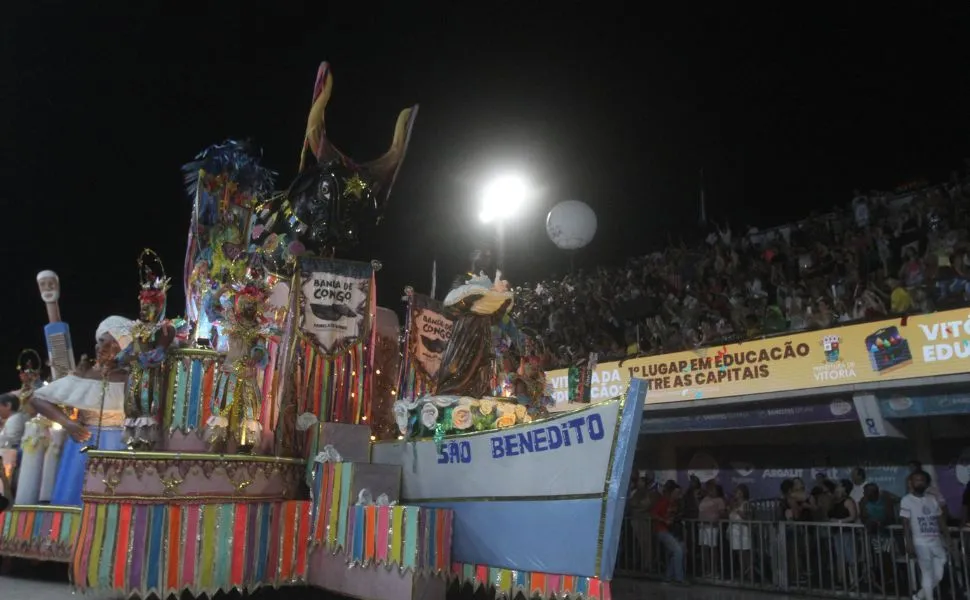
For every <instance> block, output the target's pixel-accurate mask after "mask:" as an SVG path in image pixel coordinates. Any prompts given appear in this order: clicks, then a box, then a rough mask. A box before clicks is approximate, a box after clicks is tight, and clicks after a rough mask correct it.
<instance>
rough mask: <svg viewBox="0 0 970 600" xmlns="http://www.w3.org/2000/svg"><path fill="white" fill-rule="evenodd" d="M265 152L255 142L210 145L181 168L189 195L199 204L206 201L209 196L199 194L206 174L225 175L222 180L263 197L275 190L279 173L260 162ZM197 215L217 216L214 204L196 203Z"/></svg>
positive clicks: (252, 195) (228, 142)
mask: <svg viewBox="0 0 970 600" xmlns="http://www.w3.org/2000/svg"><path fill="white" fill-rule="evenodd" d="M262 158H263V151H262V150H261V149H260V148H259V147H257V146H256V145H255V144H253V143H252V142H250V141H248V140H246V141H242V142H240V141H236V140H226V141H224V142H223V143H221V144H215V145H213V146H209V147H208V148H206V149H205V150H203V151H202V152H200V153H199V154H197V155H196V157H195V160H194V161H192V162H190V163H187V164H185V165H184V166H183V167H182V173H183V174H184V177H185V188H186V191H188V193H189V197H190V198H192V199H193V201H195V202H197V203H205V202H207V201H208V200H210V198H209V197H208V196H206V195H202V196H200V195H199V193H198V192H199V185H200V183H201V182H202V179H203V178H204V177H205V176H206V175H213V176H217V177H222V178H223V181H222V182H223V183H227V184H228V183H232V184H233V185H234V187H235V188H236V189H237V190H239V191H241V192H244V193H246V194H247V195H249V196H250V197H261V196H264V195H267V194H270V193H271V192H272V191H273V183H274V179H275V178H276V173H275V172H274V171H271V170H270V169H267V168H265V167H263V166H261V165H260V164H259V161H260V160H262ZM196 210H197V216H199V217H202V220H206V219H205V218H204V217H206V216H209V215H211V216H215V213H216V210H215V207H214V206H197V207H196Z"/></svg>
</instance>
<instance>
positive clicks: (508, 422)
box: [495, 412, 515, 429]
mask: <svg viewBox="0 0 970 600" xmlns="http://www.w3.org/2000/svg"><path fill="white" fill-rule="evenodd" d="M513 425H515V413H514V412H510V413H507V414H504V415H502V416H501V417H499V418H498V420H496V421H495V426H496V427H498V428H499V429H505V428H507V427H511V426H513Z"/></svg>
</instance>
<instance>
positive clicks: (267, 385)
mask: <svg viewBox="0 0 970 600" xmlns="http://www.w3.org/2000/svg"><path fill="white" fill-rule="evenodd" d="M281 347H282V346H281V344H280V338H279V336H273V337H270V338H269V339H267V340H266V352H267V360H266V366H265V367H263V368H262V369H260V370H259V372H258V374H257V377H258V380H259V382H260V384H261V385H260V389H261V390H263V406H262V416H261V417H260V423H262V424H263V430H264V431H275V430H276V419H277V417H278V416H279V414H280V406H279V398H278V397H277V395H276V389H277V387H278V385H279V381H278V379H279V369H278V367H279V360H280V348H281Z"/></svg>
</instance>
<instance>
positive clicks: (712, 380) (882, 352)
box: [546, 310, 970, 404]
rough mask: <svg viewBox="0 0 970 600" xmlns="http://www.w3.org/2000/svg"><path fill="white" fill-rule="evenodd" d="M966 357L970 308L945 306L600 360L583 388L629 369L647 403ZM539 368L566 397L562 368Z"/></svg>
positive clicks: (953, 366) (594, 392) (609, 392)
mask: <svg viewBox="0 0 970 600" xmlns="http://www.w3.org/2000/svg"><path fill="white" fill-rule="evenodd" d="M968 358H970V315H968V311H967V310H951V311H946V312H938V313H933V314H929V315H920V316H914V317H909V318H908V319H907V318H896V319H892V320H885V321H874V322H871V323H864V324H860V325H849V326H846V327H839V328H836V329H823V330H819V331H812V332H806V333H796V334H792V335H787V336H778V337H774V338H771V339H766V340H756V341H751V342H743V343H740V344H729V345H726V346H720V347H713V348H700V349H698V350H694V351H686V352H675V353H672V354H661V355H658V356H649V357H643V358H631V359H629V360H625V361H622V362H610V363H603V364H601V365H598V366H597V368H596V372H595V373H593V377H592V384H591V386H590V396H591V399H592V401H594V402H596V401H598V400H605V399H608V398H612V397H615V396H617V395H620V394H622V393H623V392H624V391H625V390H626V386H627V384H628V383H629V381H630V378H631V377H638V378H641V379H646V380H647V381H648V383H649V386H650V387H649V392H647V403H648V404H656V403H662V402H688V401H691V400H704V399H711V398H728V397H732V396H745V395H755V394H768V393H778V392H785V391H790V390H800V389H807V388H823V387H832V386H840V385H851V384H863V383H873V382H881V381H896V380H904V379H912V378H915V377H929V376H933V375H953V374H957V373H965V372H967V371H968V370H970V360H968ZM546 376H547V378H548V381H549V382H550V383H551V384H552V386H553V390H554V396H555V399H556V402H557V403H559V402H564V401H566V400H567V395H568V388H569V382H568V376H567V372H566V369H558V370H555V371H549V372H548V373H546Z"/></svg>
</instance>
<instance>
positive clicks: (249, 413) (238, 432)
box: [207, 341, 266, 452]
mask: <svg viewBox="0 0 970 600" xmlns="http://www.w3.org/2000/svg"><path fill="white" fill-rule="evenodd" d="M242 343H243V344H247V345H249V346H250V349H249V351H248V352H244V353H243V354H242V355H239V356H237V358H235V359H230V358H227V359H226V362H225V364H224V366H223V368H222V371H221V372H220V373H219V379H218V381H217V382H216V385H215V391H214V393H213V396H212V405H211V409H212V414H213V417H212V418H211V419H210V423H209V427H208V435H207V439H208V440H209V443H210V445H212V446H213V447H214V448H218V447H220V446H222V445H224V444H225V443H226V442H228V441H229V440H232V441H233V442H235V444H236V447H237V449H238V451H240V452H249V451H251V450H252V449H253V448H254V447H256V446H257V445H258V444H259V440H260V438H261V436H262V426H261V425H260V422H259V415H260V407H261V406H262V403H263V392H262V390H260V388H259V382H258V380H257V379H256V371H257V369H258V368H259V367H260V366H261V364H260V363H261V361H262V359H263V358H264V357H265V355H266V351H265V348H263V346H262V345H259V344H258V342H255V341H249V342H247V341H242ZM233 345H235V344H233V342H230V346H233ZM233 350H234V349H233V348H230V355H232V354H237V355H238V354H239V352H233Z"/></svg>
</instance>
